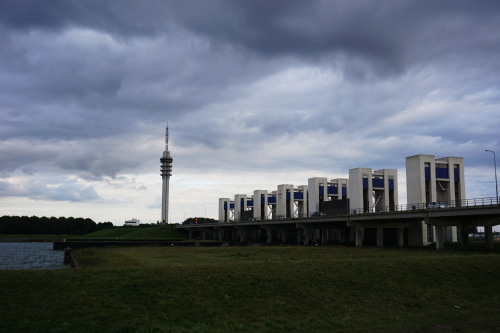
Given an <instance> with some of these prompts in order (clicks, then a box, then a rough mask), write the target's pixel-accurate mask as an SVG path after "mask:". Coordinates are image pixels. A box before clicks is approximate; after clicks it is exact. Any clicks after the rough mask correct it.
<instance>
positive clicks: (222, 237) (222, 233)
mask: <svg viewBox="0 0 500 333" xmlns="http://www.w3.org/2000/svg"><path fill="white" fill-rule="evenodd" d="M223 241H224V230H219V242H223Z"/></svg>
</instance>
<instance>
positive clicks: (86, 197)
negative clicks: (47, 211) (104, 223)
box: [0, 180, 101, 202]
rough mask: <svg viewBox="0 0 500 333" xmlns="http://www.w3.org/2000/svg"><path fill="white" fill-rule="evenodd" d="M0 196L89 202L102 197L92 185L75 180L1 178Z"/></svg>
mask: <svg viewBox="0 0 500 333" xmlns="http://www.w3.org/2000/svg"><path fill="white" fill-rule="evenodd" d="M0 197H27V198H30V199H33V200H53V201H70V202H88V201H95V200H99V199H101V198H100V196H99V195H98V194H97V192H96V191H95V190H94V188H93V187H92V186H85V185H82V184H78V183H77V182H76V181H75V180H66V181H64V182H63V183H59V184H50V186H47V184H46V183H44V182H41V181H33V182H29V183H21V184H19V183H16V184H13V183H11V182H7V181H3V180H0Z"/></svg>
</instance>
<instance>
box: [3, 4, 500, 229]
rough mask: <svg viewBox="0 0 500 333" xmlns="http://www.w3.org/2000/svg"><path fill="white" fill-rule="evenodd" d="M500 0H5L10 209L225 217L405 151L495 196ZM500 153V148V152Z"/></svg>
mask: <svg viewBox="0 0 500 333" xmlns="http://www.w3.org/2000/svg"><path fill="white" fill-rule="evenodd" d="M499 31H500V2H499V1H496V0H491V1H486V0H485V1H482V0H474V1H469V0H464V1H460V0H449V1H422V0H415V1H410V0H408V1H382V0H381V1H372V0H365V1H364V0H358V1H343V0H339V1H333V0H332V1H328V0H325V1H303V0H286V1H285V0H281V1H278V0H273V1H269V0H248V1H234V0H211V1H208V0H198V1H194V0H193V1H191V0H179V1H175V0H170V1H163V0H161V1H160V0H158V1H154V0H148V1H131V0H115V1H113V0H106V1H101V0H95V1H92V0H89V1H77V0H73V1H69V0H53V1H50V0H45V1H35V0H31V1H29V0H2V1H0V43H1V44H0V45H1V46H0V215H29V216H31V215H38V216H56V217H59V216H67V217H68V216H74V217H85V218H87V217H89V218H91V219H93V220H94V221H96V222H104V221H111V222H113V223H115V224H117V225H121V224H123V222H124V221H125V220H126V219H130V218H132V217H135V218H138V219H140V220H141V222H156V221H157V220H159V219H160V217H161V177H160V160H159V159H160V157H161V155H162V152H163V150H164V134H165V126H166V123H167V121H168V124H169V132H170V141H169V148H170V152H171V155H172V157H173V175H172V177H171V180H170V198H171V203H170V220H171V222H182V221H183V220H184V218H187V217H192V216H205V214H206V216H207V217H213V218H217V215H218V212H217V209H218V198H220V197H230V198H233V197H234V195H235V194H237V193H242V194H248V195H251V194H252V193H253V190H255V189H263V190H270V191H271V190H275V189H276V187H277V185H278V184H294V185H296V186H299V185H303V184H307V179H308V178H311V177H328V178H338V177H347V176H348V170H349V169H350V168H355V167H368V168H373V169H382V168H388V169H398V176H399V193H400V198H399V200H400V203H406V176H405V157H407V156H411V155H415V154H430V155H436V156H461V157H464V159H465V176H466V184H465V185H466V196H467V198H474V197H488V196H491V197H493V196H495V178H494V168H493V154H491V153H487V152H485V151H484V150H485V149H491V150H495V151H496V152H498V153H499V154H500V144H499V143H500V140H499V138H500V33H499ZM499 162H500V155H499Z"/></svg>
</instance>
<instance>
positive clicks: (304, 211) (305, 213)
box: [298, 185, 309, 217]
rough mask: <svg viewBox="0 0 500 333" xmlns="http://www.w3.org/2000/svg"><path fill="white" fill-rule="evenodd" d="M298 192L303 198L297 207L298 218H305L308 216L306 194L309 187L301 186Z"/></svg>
mask: <svg viewBox="0 0 500 333" xmlns="http://www.w3.org/2000/svg"><path fill="white" fill-rule="evenodd" d="M299 191H301V192H302V197H303V198H304V199H303V200H302V205H300V207H299V212H298V214H299V216H298V217H307V216H309V213H308V211H309V206H308V200H307V196H308V193H309V187H308V186H307V185H301V186H299Z"/></svg>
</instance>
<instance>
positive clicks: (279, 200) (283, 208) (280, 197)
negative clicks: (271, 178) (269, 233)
mask: <svg viewBox="0 0 500 333" xmlns="http://www.w3.org/2000/svg"><path fill="white" fill-rule="evenodd" d="M287 192H289V193H290V206H289V209H288V212H287V200H286V194H287ZM276 193H277V197H276V214H277V215H282V216H284V217H287V216H288V217H293V210H294V204H293V202H294V196H293V194H294V189H293V185H291V184H281V185H278V189H277V191H276Z"/></svg>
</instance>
